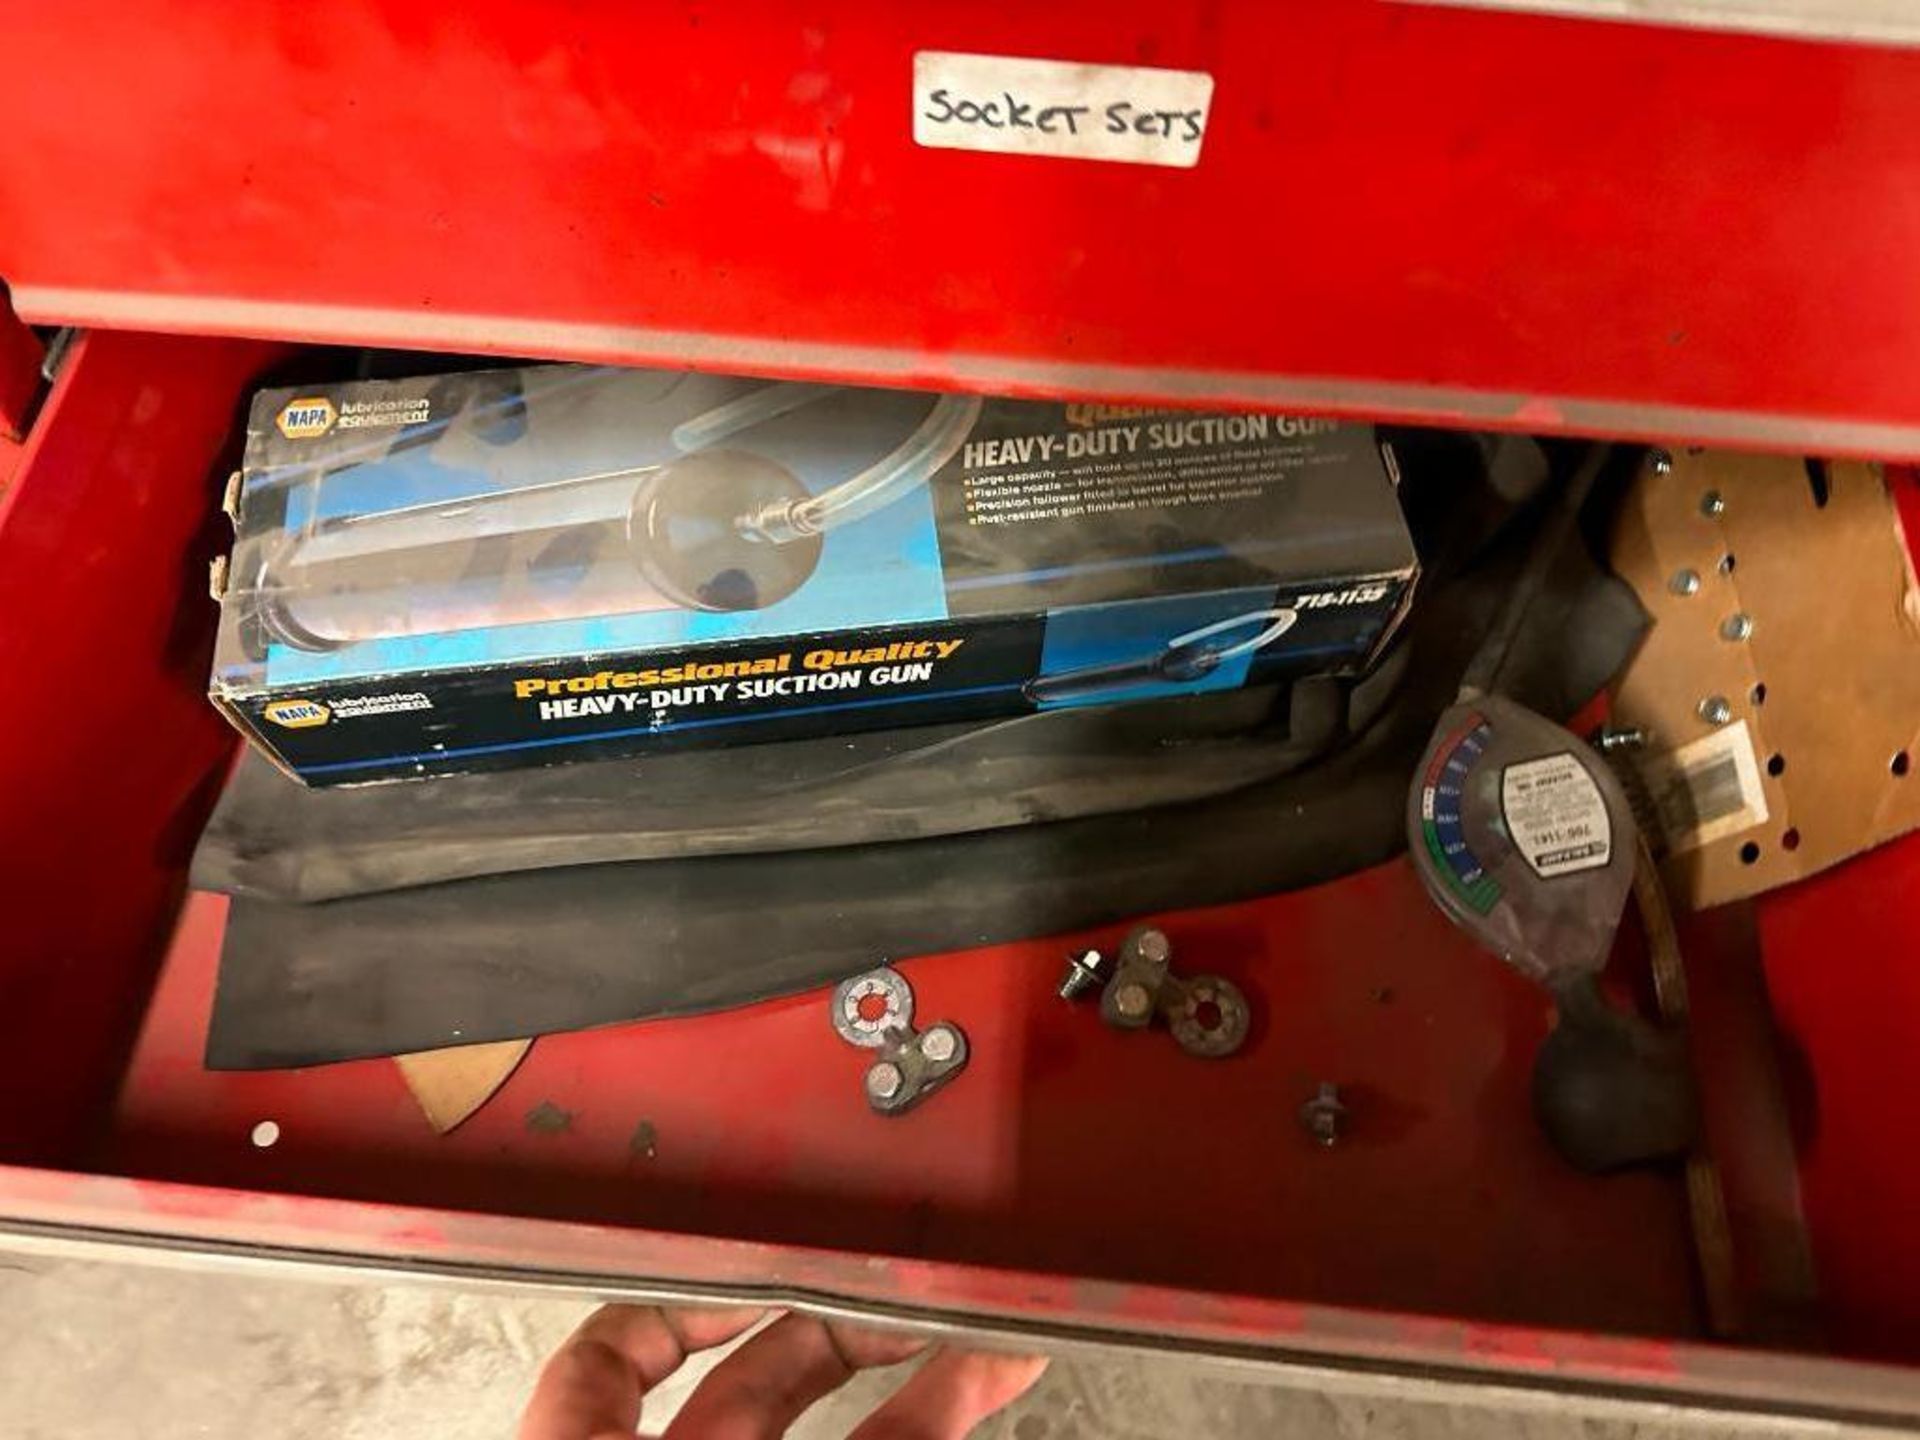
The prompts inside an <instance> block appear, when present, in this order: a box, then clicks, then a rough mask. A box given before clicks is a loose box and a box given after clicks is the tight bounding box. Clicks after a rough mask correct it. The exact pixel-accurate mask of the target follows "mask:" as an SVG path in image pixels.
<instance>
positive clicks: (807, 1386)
mask: <svg viewBox="0 0 1920 1440" xmlns="http://www.w3.org/2000/svg"><path fill="white" fill-rule="evenodd" d="M925 1347H926V1342H925V1341H924V1340H917V1339H914V1338H913V1337H911V1336H902V1335H896V1334H888V1333H886V1332H884V1331H878V1330H864V1329H861V1328H859V1327H857V1326H842V1325H828V1324H827V1323H826V1322H825V1321H822V1320H816V1319H814V1318H813V1317H812V1316H808V1315H783V1316H781V1317H780V1318H779V1319H778V1320H776V1321H774V1322H773V1324H771V1325H769V1326H768V1327H767V1328H766V1329H765V1330H762V1331H761V1332H760V1333H759V1334H758V1335H756V1336H754V1337H753V1338H752V1339H751V1340H749V1341H747V1343H746V1344H744V1345H742V1346H741V1347H740V1348H739V1349H738V1350H736V1351H734V1352H733V1354H731V1355H729V1356H728V1357H727V1358H726V1359H724V1360H722V1361H721V1362H720V1363H719V1364H718V1365H716V1366H714V1368H713V1373H712V1374H711V1375H709V1376H707V1378H706V1379H705V1380H702V1381H701V1382H700V1386H699V1388H698V1389H696V1390H695V1391H694V1392H693V1394H692V1395H691V1396H690V1397H689V1398H688V1400H687V1403H686V1404H685V1405H684V1406H683V1407H681V1410H680V1413H679V1414H678V1415H676V1416H675V1417H674V1419H673V1423H672V1424H671V1425H669V1426H668V1427H667V1436H668V1440H768V1437H773V1436H777V1435H784V1434H785V1433H786V1430H787V1427H788V1426H789V1425H791V1424H793V1422H794V1421H795V1420H797V1419H798V1418H799V1417H800V1412H801V1411H803V1410H805V1409H806V1408H807V1407H808V1406H809V1405H811V1404H813V1402H814V1401H816V1400H818V1399H819V1398H820V1397H821V1396H823V1395H825V1394H826V1393H827V1392H828V1391H830V1390H836V1389H838V1388H839V1387H840V1386H842V1385H844V1384H846V1383H847V1381H848V1380H849V1379H851V1378H852V1376H853V1373H854V1372H855V1371H856V1370H865V1369H868V1368H869V1367H871V1366H875V1365H892V1364H895V1363H897V1362H899V1361H901V1360H905V1359H908V1358H909V1357H911V1356H913V1355H916V1354H918V1353H919V1352H920V1351H921V1350H922V1349H924V1348H925Z"/></svg>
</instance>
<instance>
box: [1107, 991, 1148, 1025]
mask: <svg viewBox="0 0 1920 1440" xmlns="http://www.w3.org/2000/svg"><path fill="white" fill-rule="evenodd" d="M1113 1008H1114V1009H1115V1010H1117V1011H1118V1012H1119V1013H1120V1014H1122V1015H1124V1016H1126V1017H1127V1019H1129V1020H1138V1019H1139V1018H1140V1017H1141V1016H1143V1015H1145V1014H1146V1013H1147V1012H1148V1011H1150V1010H1151V1009H1152V1008H1153V997H1152V996H1151V995H1149V994H1147V987H1146V986H1144V985H1138V984H1132V983H1129V984H1126V985H1122V986H1121V987H1120V988H1119V989H1118V990H1116V991H1114V992H1113Z"/></svg>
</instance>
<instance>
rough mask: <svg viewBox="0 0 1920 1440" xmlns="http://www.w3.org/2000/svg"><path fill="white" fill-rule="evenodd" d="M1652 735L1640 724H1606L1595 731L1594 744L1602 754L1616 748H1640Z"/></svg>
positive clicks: (1606, 753) (1611, 751)
mask: <svg viewBox="0 0 1920 1440" xmlns="http://www.w3.org/2000/svg"><path fill="white" fill-rule="evenodd" d="M1650 738H1651V737H1649V736H1648V734H1647V732H1646V731H1645V730H1642V729H1641V728H1640V727H1639V726H1638V725H1604V726H1602V727H1601V728H1600V729H1598V730H1596V731H1595V732H1594V733H1593V736H1592V740H1593V746H1594V748H1595V749H1596V750H1598V751H1599V752H1600V753H1601V754H1602V755H1610V754H1612V753H1613V752H1614V751H1616V750H1640V749H1643V748H1645V746H1646V744H1647V741H1648V740H1649V739H1650Z"/></svg>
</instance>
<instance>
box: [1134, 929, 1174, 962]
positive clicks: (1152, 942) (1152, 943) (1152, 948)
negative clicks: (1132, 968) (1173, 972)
mask: <svg viewBox="0 0 1920 1440" xmlns="http://www.w3.org/2000/svg"><path fill="white" fill-rule="evenodd" d="M1134 948H1135V949H1137V950H1138V951H1139V952H1140V958H1141V959H1143V960H1150V961H1152V962H1153V963H1154V964H1155V965H1163V964H1165V963H1166V962H1167V960H1169V959H1170V958H1171V957H1172V955H1173V945H1172V944H1171V942H1169V941H1168V939H1167V932H1166V931H1164V930H1142V931H1141V932H1140V937H1139V939H1137V940H1135V941H1134Z"/></svg>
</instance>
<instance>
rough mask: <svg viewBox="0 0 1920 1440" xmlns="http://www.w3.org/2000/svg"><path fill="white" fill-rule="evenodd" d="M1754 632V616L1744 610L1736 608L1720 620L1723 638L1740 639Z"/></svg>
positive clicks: (1721, 636)
mask: <svg viewBox="0 0 1920 1440" xmlns="http://www.w3.org/2000/svg"><path fill="white" fill-rule="evenodd" d="M1751 634H1753V617H1752V616H1751V615H1749V614H1747V612H1746V611H1744V610H1736V611H1734V612H1733V614H1731V615H1729V616H1727V618H1726V619H1724V620H1722V621H1721V622H1720V638H1721V639H1722V640H1732V641H1740V640H1745V639H1746V638H1747V637H1748V636H1749V635H1751Z"/></svg>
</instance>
